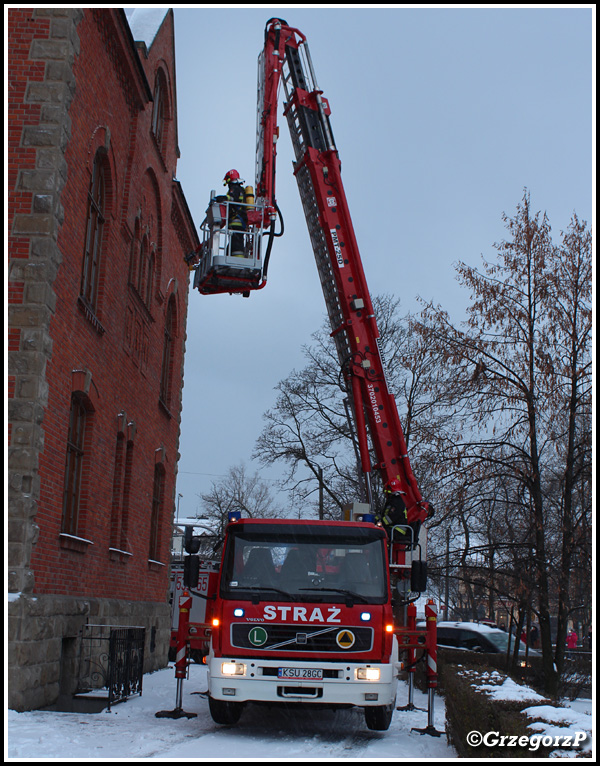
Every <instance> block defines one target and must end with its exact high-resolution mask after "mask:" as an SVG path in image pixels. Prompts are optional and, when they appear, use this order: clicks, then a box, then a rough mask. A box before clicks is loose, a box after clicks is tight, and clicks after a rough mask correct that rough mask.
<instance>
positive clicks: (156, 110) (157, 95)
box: [152, 72, 166, 151]
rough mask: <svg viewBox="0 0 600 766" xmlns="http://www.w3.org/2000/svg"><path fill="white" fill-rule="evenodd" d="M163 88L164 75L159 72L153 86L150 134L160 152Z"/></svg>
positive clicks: (163, 102) (162, 126) (162, 127)
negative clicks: (152, 135)
mask: <svg viewBox="0 0 600 766" xmlns="http://www.w3.org/2000/svg"><path fill="white" fill-rule="evenodd" d="M165 112H166V108H165V87H164V75H163V74H162V72H159V73H158V75H157V77H156V84H155V85H154V107H153V109H152V133H153V134H154V138H155V139H156V143H157V144H158V148H159V149H160V150H161V151H162V149H163V139H164V130H165Z"/></svg>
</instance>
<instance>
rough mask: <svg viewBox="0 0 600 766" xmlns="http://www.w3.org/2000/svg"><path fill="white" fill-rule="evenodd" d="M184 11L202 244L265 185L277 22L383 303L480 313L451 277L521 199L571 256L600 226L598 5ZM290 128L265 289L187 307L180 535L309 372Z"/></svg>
mask: <svg viewBox="0 0 600 766" xmlns="http://www.w3.org/2000/svg"><path fill="white" fill-rule="evenodd" d="M174 8H175V11H174V12H175V48H176V67H177V72H176V79H177V82H176V85H177V110H178V131H179V147H180V151H181V158H180V160H179V163H178V168H177V176H178V179H179V181H180V182H181V184H182V187H183V191H184V193H185V196H186V198H187V201H188V204H189V207H190V210H191V212H192V215H193V217H194V220H195V222H196V225H197V226H198V227H199V226H200V223H201V222H202V219H203V218H204V211H205V209H206V205H207V202H208V199H209V194H210V190H211V189H217V190H221V189H222V188H223V187H222V179H223V176H224V174H225V172H226V171H227V170H229V169H230V168H236V169H237V170H238V171H239V172H240V174H241V176H242V178H244V179H245V180H246V182H247V183H249V184H253V183H254V177H253V176H254V151H255V134H256V77H257V58H258V54H259V52H260V50H261V48H262V45H263V41H264V28H265V25H266V22H267V21H268V20H269V19H270V18H272V17H279V18H283V19H285V20H286V21H287V22H288V23H289V25H290V26H293V27H296V28H298V29H299V30H300V31H301V32H303V33H304V34H305V35H306V37H307V41H308V45H309V48H310V53H311V56H312V60H313V64H314V67H315V71H316V76H317V80H318V83H319V87H320V88H321V89H322V91H323V94H324V96H325V97H326V98H328V99H329V103H330V106H331V111H332V114H331V123H332V127H333V132H334V136H335V141H336V145H337V148H338V151H339V154H340V159H341V161H342V178H343V180H344V185H345V190H346V194H347V197H348V200H349V204H350V211H351V214H352V218H353V222H354V227H355V230H356V235H357V239H358V244H359V247H360V250H361V256H362V259H363V265H364V269H365V273H366V277H367V281H368V283H369V288H370V291H371V294H372V295H377V294H381V293H386V292H387V293H392V294H394V295H396V296H398V297H400V298H401V300H402V304H403V307H404V309H405V310H406V311H416V310H418V307H419V304H418V300H417V299H418V297H420V298H422V299H425V300H432V301H434V302H435V303H438V304H441V305H442V306H443V307H444V308H445V309H446V310H448V311H449V312H450V314H451V316H452V318H453V319H455V321H457V322H458V321H460V319H461V317H462V316H463V314H464V309H465V306H466V305H467V304H468V302H469V295H468V294H466V293H465V291H464V290H463V289H462V288H460V287H459V285H458V284H457V282H456V279H455V269H454V264H455V263H456V262H457V261H459V260H460V261H465V262H466V263H468V264H471V265H477V264H478V263H480V258H481V256H482V255H483V256H484V257H486V258H488V259H492V258H493V257H494V255H495V250H494V247H493V245H494V243H495V242H498V241H500V240H501V239H503V238H504V237H505V235H506V233H507V232H506V230H505V228H504V224H503V221H502V213H503V212H506V213H507V214H508V215H510V216H512V215H513V214H514V212H515V210H516V206H517V204H518V203H519V202H520V201H521V199H522V196H523V189H524V187H527V188H528V189H529V191H530V194H531V204H532V207H533V209H534V210H535V211H537V210H542V211H546V212H547V214H548V216H549V219H550V223H551V225H552V229H553V233H554V237H555V239H556V240H557V241H558V237H559V234H560V231H561V230H564V229H565V228H566V227H567V226H568V224H569V221H570V219H571V216H572V214H573V212H574V211H576V212H577V214H578V215H579V217H580V218H584V219H585V220H587V221H588V222H590V223H591V222H592V211H593V204H594V197H593V191H592V190H593V184H594V177H593V174H592V167H593V155H594V151H595V149H594V145H593V141H592V121H593V114H595V112H594V104H593V95H592V93H593V85H594V84H595V83H593V79H592V72H593V60H594V52H593V51H594V48H593V36H592V32H593V27H594V23H595V19H593V12H592V9H591V7H590V6H580V7H569V8H566V7H565V8H560V7H552V8H514V7H512V8H509V7H506V8H502V7H500V8H488V7H480V8H468V9H467V8H456V9H455V8H452V7H449V6H445V7H442V8H434V7H425V8H418V7H407V6H403V7H393V6H381V7H376V6H369V7H368V9H367V8H358V7H346V8H344V7H340V6H335V7H320V6H313V7H307V6H304V7H293V6H288V7H280V8H270V7H267V8H252V7H248V6H245V7H243V8H234V7H232V6H227V7H222V8H210V7H196V8H192V7H189V6H188V7H177V6H175V7H174ZM128 12H129V11H128ZM280 115H281V109H280ZM280 126H281V136H280V139H279V143H278V173H277V198H278V203H279V207H280V208H281V211H282V213H283V216H284V219H285V236H284V237H282V238H280V239H277V240H276V241H275V246H274V249H273V254H272V256H271V263H270V267H269V282H268V284H267V287H266V288H265V289H264V290H262V291H259V292H256V293H253V294H252V295H251V296H250V298H248V299H245V298H241V297H237V296H229V295H224V296H204V295H200V294H199V293H198V292H197V291H191V294H190V297H189V314H188V325H187V342H186V363H185V377H184V389H183V415H182V431H181V443H180V453H181V459H180V463H179V475H178V482H177V494H178V495H179V494H181V495H182V497H181V498H180V514H181V515H182V516H183V515H185V516H191V515H194V513H195V511H196V508H197V505H198V495H200V494H202V493H203V492H206V491H208V490H209V488H210V485H211V482H212V481H215V480H218V479H219V478H220V476H222V475H224V474H225V473H226V472H227V470H228V468H229V467H230V466H232V465H236V464H238V463H240V462H242V461H244V462H245V463H246V464H247V466H248V468H249V470H251V471H253V470H255V469H256V468H257V466H255V465H254V464H252V463H251V454H252V451H253V447H254V443H255V440H256V438H257V437H258V435H259V433H260V431H261V429H262V424H263V420H262V415H263V413H264V411H265V410H267V409H268V408H269V407H271V406H272V405H273V404H274V401H275V391H274V386H276V384H277V383H278V381H279V380H281V379H283V378H285V377H287V375H288V374H289V373H290V372H291V371H292V369H294V368H300V367H302V366H304V362H303V357H302V345H303V344H306V343H308V342H310V335H311V333H312V332H314V331H315V330H316V329H317V328H318V327H319V326H320V324H321V322H322V321H323V317H324V315H325V304H324V300H323V295H322V292H321V287H320V283H319V279H318V276H317V271H316V266H315V264H314V260H313V255H312V249H311V246H310V242H309V238H308V233H307V230H306V224H305V220H304V215H303V212H302V208H301V204H300V199H299V195H298V190H297V186H296V182H295V179H294V177H293V174H292V166H291V163H292V147H291V141H290V138H289V133H288V129H287V123H286V122H285V119H284V118H283V117H282V116H280ZM400 409H402V407H401V406H400ZM401 417H402V412H401ZM281 470H282V469H281V468H275V469H271V470H269V471H267V472H265V473H264V478H265V479H267V480H269V481H274V480H275V479H276V478H277V477H278V476H279V475H280V473H281ZM176 499H177V497H176Z"/></svg>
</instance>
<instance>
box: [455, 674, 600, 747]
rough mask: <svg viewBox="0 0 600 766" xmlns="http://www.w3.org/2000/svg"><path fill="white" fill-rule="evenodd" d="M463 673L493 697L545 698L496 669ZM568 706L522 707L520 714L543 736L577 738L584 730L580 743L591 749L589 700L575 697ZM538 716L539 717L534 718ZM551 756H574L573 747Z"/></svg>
mask: <svg viewBox="0 0 600 766" xmlns="http://www.w3.org/2000/svg"><path fill="white" fill-rule="evenodd" d="M460 672H461V674H462V675H464V676H466V677H467V678H470V679H472V680H473V684H472V685H473V686H474V687H476V688H477V689H478V691H481V692H484V693H485V694H487V695H488V696H489V697H491V698H492V699H495V700H516V701H518V702H528V703H535V702H544V701H545V697H543V696H542V695H541V694H538V693H537V692H535V691H534V690H533V689H531V688H529V687H528V686H524V685H522V684H518V683H516V681H513V680H512V678H508V677H507V676H505V675H503V674H502V673H499V672H498V671H497V670H494V671H492V672H486V671H484V672H482V671H480V670H467V669H464V670H462V671H460ZM564 704H565V705H567V707H554V706H553V705H542V704H540V705H536V704H531V706H530V707H526V708H524V709H523V711H522V712H523V713H524V714H525V715H526V716H528V718H531V719H532V721H533V723H530V724H528V727H527V728H528V729H530V730H531V733H532V735H533V734H539V735H541V736H543V737H547V738H548V737H551V738H552V739H554V740H555V741H556V738H557V737H559V738H561V740H560V741H563V740H562V737H565V736H571V737H575V735H577V736H578V737H579V736H580V735H581V733H582V732H583V733H585V735H586V738H585V740H584V741H583V743H582V749H583V750H584V751H586V752H587V751H591V750H592V746H593V739H592V731H593V718H592V700H575V701H573V702H569V701H567V700H565V703H564ZM537 719H541V720H537ZM552 757H556V758H562V757H571V758H572V757H575V750H574V749H571V750H565V749H557V750H555V751H553V752H552Z"/></svg>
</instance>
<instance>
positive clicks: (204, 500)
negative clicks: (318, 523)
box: [200, 463, 282, 535]
mask: <svg viewBox="0 0 600 766" xmlns="http://www.w3.org/2000/svg"><path fill="white" fill-rule="evenodd" d="M200 504H201V509H202V513H203V514H204V516H205V517H206V518H208V519H209V521H210V523H211V526H212V527H213V529H214V532H215V534H218V535H222V534H223V531H224V529H225V526H226V524H227V522H228V517H229V513H231V512H232V511H239V512H240V513H241V514H242V516H244V517H247V518H260V519H270V518H276V517H277V516H281V515H282V513H281V511H280V510H279V509H278V508H277V506H276V504H275V500H274V499H273V496H272V494H271V490H270V489H269V486H268V484H267V483H266V482H265V481H263V480H262V479H261V478H260V475H259V473H258V472H255V473H253V474H249V473H248V472H247V469H246V466H245V465H244V463H240V464H239V465H235V466H232V467H231V468H229V470H228V471H227V475H226V476H224V477H223V478H221V479H219V480H218V481H213V482H212V484H211V488H210V490H209V491H208V492H207V493H205V494H203V495H200Z"/></svg>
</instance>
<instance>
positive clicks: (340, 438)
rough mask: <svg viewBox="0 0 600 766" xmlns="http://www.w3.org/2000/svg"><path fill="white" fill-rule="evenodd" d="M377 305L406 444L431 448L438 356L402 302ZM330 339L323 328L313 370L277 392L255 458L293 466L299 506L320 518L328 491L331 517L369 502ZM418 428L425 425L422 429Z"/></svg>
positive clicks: (310, 361)
mask: <svg viewBox="0 0 600 766" xmlns="http://www.w3.org/2000/svg"><path fill="white" fill-rule="evenodd" d="M373 305H374V309H375V313H376V316H377V323H378V328H379V333H380V339H379V347H380V352H381V356H382V358H383V360H384V364H385V368H386V378H387V382H388V387H389V390H390V392H391V393H393V394H394V395H395V397H396V399H397V402H398V404H399V405H400V407H399V409H400V412H403V413H404V422H405V429H404V431H405V437H406V441H407V444H408V443H409V441H410V440H411V439H413V438H414V439H415V440H418V439H425V440H426V439H427V432H428V427H430V426H431V423H428V422H427V419H426V418H425V417H424V411H425V410H426V409H427V407H428V406H430V404H429V403H428V400H427V396H426V395H425V396H424V393H423V392H424V390H425V389H424V381H427V380H428V376H429V375H430V372H427V370H424V369H422V367H424V366H427V367H431V366H432V361H431V355H430V354H429V353H427V352H426V350H425V349H424V348H423V346H422V343H423V341H422V337H421V336H420V335H419V334H417V333H414V332H412V330H411V327H410V321H409V318H407V317H402V316H401V315H400V301H399V299H397V298H395V297H393V296H389V295H383V296H378V297H377V298H375V299H374V300H373ZM330 331H331V328H330V327H329V325H328V323H324V324H323V326H322V327H321V329H320V330H318V331H317V332H315V333H314V334H313V336H312V343H311V344H310V345H308V346H306V347H305V348H304V355H305V358H306V360H307V364H306V366H305V367H304V368H303V369H301V370H299V371H298V370H294V371H293V372H292V373H290V375H289V376H288V377H287V378H285V379H284V380H282V381H280V383H279V384H278V385H277V392H278V396H277V400H276V402H275V405H274V406H273V407H272V408H271V409H270V410H268V411H267V412H266V413H265V415H264V420H265V423H266V424H265V427H264V429H263V431H262V433H261V434H260V436H259V438H258V440H257V442H256V446H255V453H254V457H257V458H259V459H260V460H261V462H263V463H264V464H273V463H276V462H283V463H285V464H287V466H288V473H287V475H286V477H285V480H284V486H285V488H286V489H288V490H289V491H290V492H292V493H293V497H294V500H295V501H296V502H298V503H299V504H300V505H306V506H308V507H310V508H312V510H313V512H314V508H315V506H316V504H317V493H318V491H319V489H321V495H322V497H323V501H322V505H323V506H324V511H323V512H324V515H325V516H328V515H334V516H339V511H340V509H341V508H342V507H343V506H344V504H345V503H348V502H351V501H353V500H364V499H365V498H364V491H363V488H362V486H361V471H360V467H359V463H360V461H359V459H358V452H357V445H356V444H355V441H354V436H355V435H354V433H353V429H354V425H353V422H352V419H351V417H350V413H349V408H348V404H347V397H348V394H347V392H346V390H345V381H344V377H343V375H342V373H341V370H340V366H339V361H338V357H337V352H336V349H335V344H334V342H333V341H332V339H331V336H330ZM426 423H427V425H425V424H426ZM416 424H423V425H421V426H420V428H419V429H418V428H417V426H416ZM376 462H377V459H376V458H375V456H373V463H376ZM416 473H417V476H418V478H420V476H421V474H420V473H419V472H418V471H416ZM372 488H373V493H374V502H375V507H376V508H379V505H380V504H381V503H382V501H383V500H382V487H381V486H379V483H378V481H377V477H376V476H374V477H373V487H372Z"/></svg>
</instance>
